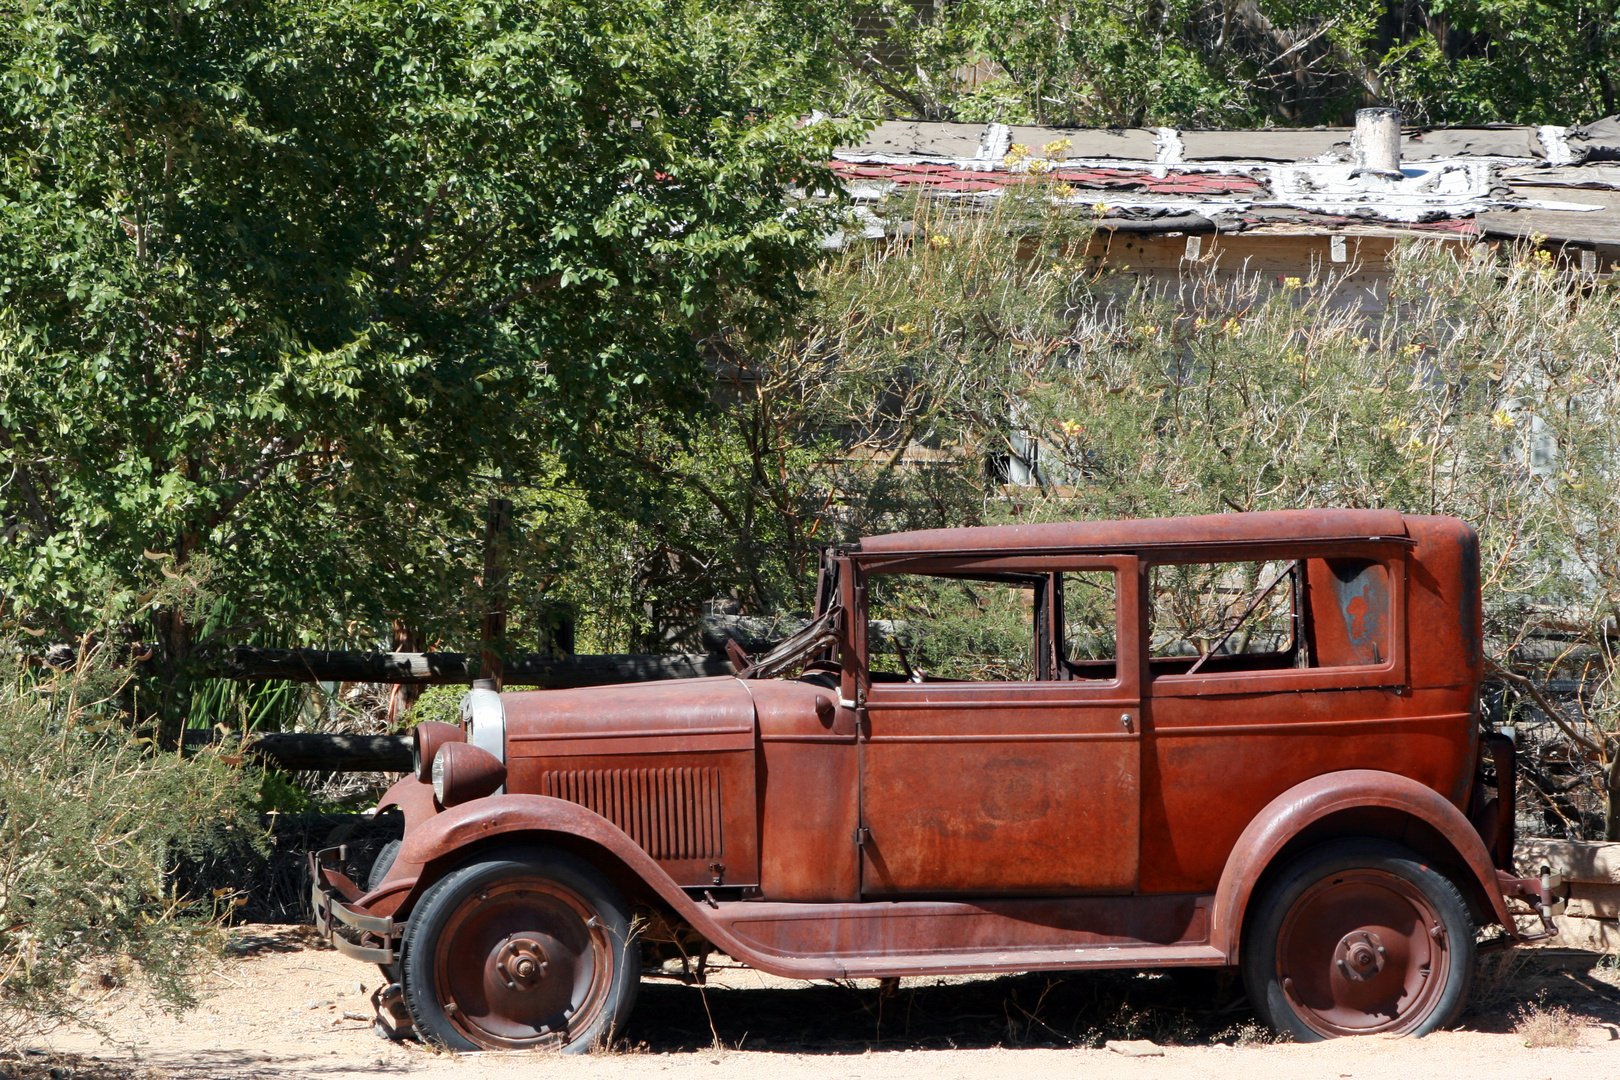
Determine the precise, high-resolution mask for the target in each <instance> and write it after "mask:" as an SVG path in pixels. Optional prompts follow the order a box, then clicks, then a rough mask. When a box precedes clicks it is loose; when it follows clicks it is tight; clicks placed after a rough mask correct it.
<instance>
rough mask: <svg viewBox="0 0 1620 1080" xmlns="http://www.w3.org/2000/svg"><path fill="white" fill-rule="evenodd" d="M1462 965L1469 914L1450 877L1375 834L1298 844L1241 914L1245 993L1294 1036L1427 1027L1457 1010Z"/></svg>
mask: <svg viewBox="0 0 1620 1080" xmlns="http://www.w3.org/2000/svg"><path fill="white" fill-rule="evenodd" d="M1473 972H1474V921H1473V918H1472V916H1471V915H1470V914H1469V911H1468V904H1467V903H1466V902H1465V901H1464V900H1463V897H1462V894H1461V893H1460V892H1459V891H1458V890H1457V886H1456V885H1455V884H1453V883H1452V881H1451V880H1450V879H1449V878H1447V877H1446V876H1445V875H1444V874H1442V873H1440V872H1439V871H1437V870H1436V869H1434V867H1432V866H1430V865H1429V864H1428V863H1426V862H1425V861H1424V860H1423V859H1422V858H1420V857H1419V856H1418V855H1417V854H1416V853H1415V852H1413V851H1410V850H1409V849H1407V848H1404V847H1401V846H1400V845H1398V844H1392V843H1389V842H1388V841H1384V840H1375V839H1370V838H1368V839H1349V840H1337V841H1333V842H1331V843H1327V844H1324V845H1322V846H1321V847H1318V848H1314V849H1312V850H1310V851H1307V852H1305V853H1304V854H1302V855H1300V856H1299V857H1298V858H1297V859H1295V860H1294V861H1293V862H1292V863H1290V864H1288V865H1287V866H1286V867H1284V868H1283V870H1282V871H1281V873H1279V874H1278V875H1277V876H1276V877H1274V878H1273V879H1272V880H1271V881H1270V882H1269V883H1267V885H1266V886H1265V888H1264V891H1263V893H1262V894H1261V895H1260V896H1259V898H1258V902H1257V903H1255V904H1254V905H1253V906H1251V908H1250V915H1249V918H1248V919H1247V920H1246V921H1245V928H1244V934H1243V981H1244V984H1245V986H1246V988H1247V989H1248V993H1249V1001H1250V1002H1251V1003H1252V1004H1253V1005H1254V1007H1255V1010H1256V1011H1257V1012H1258V1013H1259V1014H1260V1018H1261V1019H1262V1020H1264V1021H1266V1022H1267V1023H1268V1024H1270V1025H1271V1026H1272V1027H1273V1028H1275V1029H1276V1030H1277V1031H1279V1032H1283V1033H1286V1034H1288V1035H1291V1036H1292V1037H1293V1038H1294V1039H1296V1040H1298V1041H1300V1042H1318V1041H1320V1040H1322V1039H1329V1038H1337V1037H1340V1036H1345V1035H1371V1034H1377V1033H1385V1032H1391V1033H1399V1034H1405V1035H1427V1034H1428V1033H1429V1032H1431V1031H1435V1030H1437V1029H1439V1028H1442V1027H1445V1026H1446V1025H1447V1024H1450V1023H1451V1022H1452V1021H1454V1020H1455V1019H1456V1018H1457V1015H1458V1014H1459V1013H1461V1012H1462V1009H1463V1006H1464V1005H1465V1004H1466V1003H1467V1000H1468V989H1469V983H1470V981H1471V980H1472V978H1473Z"/></svg>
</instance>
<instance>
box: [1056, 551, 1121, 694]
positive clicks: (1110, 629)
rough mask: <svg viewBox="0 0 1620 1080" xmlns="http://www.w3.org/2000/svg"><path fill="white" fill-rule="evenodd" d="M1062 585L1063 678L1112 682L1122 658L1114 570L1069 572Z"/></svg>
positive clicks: (1066, 573) (1060, 654)
mask: <svg viewBox="0 0 1620 1080" xmlns="http://www.w3.org/2000/svg"><path fill="white" fill-rule="evenodd" d="M1060 578H1061V582H1062V590H1063V591H1062V605H1061V610H1062V612H1063V635H1062V649H1061V652H1060V653H1059V656H1060V658H1061V660H1062V663H1061V665H1060V666H1061V670H1060V672H1059V675H1060V677H1066V678H1070V679H1112V678H1113V677H1114V665H1115V661H1116V660H1117V659H1118V657H1119V652H1118V649H1119V642H1118V640H1117V637H1118V631H1119V616H1118V608H1119V601H1118V597H1117V594H1116V588H1115V574H1114V571H1112V570H1068V571H1065V572H1064V573H1063V574H1062V575H1060Z"/></svg>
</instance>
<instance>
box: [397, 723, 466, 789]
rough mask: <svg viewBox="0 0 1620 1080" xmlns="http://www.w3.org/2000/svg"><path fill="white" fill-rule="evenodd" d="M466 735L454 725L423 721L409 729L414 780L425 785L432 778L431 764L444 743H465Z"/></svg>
mask: <svg viewBox="0 0 1620 1080" xmlns="http://www.w3.org/2000/svg"><path fill="white" fill-rule="evenodd" d="M466 741H467V734H466V732H464V731H462V730H461V729H460V728H459V727H457V726H456V725H455V724H441V723H439V722H438V721H437V720H424V721H422V722H421V723H420V724H417V725H416V727H414V728H412V729H411V758H412V761H413V763H414V764H415V770H414V771H415V773H416V778H417V779H418V780H420V781H422V783H424V784H425V783H427V782H428V781H430V780H431V779H432V778H433V772H432V769H433V762H434V760H435V759H436V758H437V756H438V753H439V747H441V746H443V745H444V744H445V743H453V742H466Z"/></svg>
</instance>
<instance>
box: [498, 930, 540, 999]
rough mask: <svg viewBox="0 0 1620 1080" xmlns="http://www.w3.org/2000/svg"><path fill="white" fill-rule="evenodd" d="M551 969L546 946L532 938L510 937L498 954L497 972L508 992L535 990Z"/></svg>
mask: <svg viewBox="0 0 1620 1080" xmlns="http://www.w3.org/2000/svg"><path fill="white" fill-rule="evenodd" d="M550 967H551V958H550V957H549V956H547V955H546V949H545V946H544V945H541V944H540V942H538V941H536V940H535V939H534V938H531V937H520V936H513V937H509V938H507V939H506V941H505V942H503V943H502V945H501V947H500V950H499V952H498V953H497V954H496V960H495V970H496V972H497V973H498V974H499V975H500V977H501V979H502V980H503V981H504V982H505V983H506V988H507V989H508V990H520V991H521V990H533V989H534V988H535V987H537V986H539V985H540V983H541V981H542V980H544V979H545V977H546V972H547V970H548V969H549V968H550Z"/></svg>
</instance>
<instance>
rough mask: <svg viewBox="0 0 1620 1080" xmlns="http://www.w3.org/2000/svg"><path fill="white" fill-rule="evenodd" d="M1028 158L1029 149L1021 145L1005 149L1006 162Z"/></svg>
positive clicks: (1014, 144)
mask: <svg viewBox="0 0 1620 1080" xmlns="http://www.w3.org/2000/svg"><path fill="white" fill-rule="evenodd" d="M1027 157H1029V147H1027V146H1025V145H1024V144H1023V143H1013V144H1012V145H1011V146H1009V147H1008V148H1007V160H1008V161H1022V160H1024V159H1025V158H1027Z"/></svg>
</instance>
